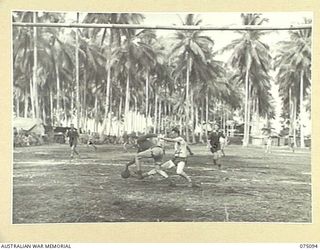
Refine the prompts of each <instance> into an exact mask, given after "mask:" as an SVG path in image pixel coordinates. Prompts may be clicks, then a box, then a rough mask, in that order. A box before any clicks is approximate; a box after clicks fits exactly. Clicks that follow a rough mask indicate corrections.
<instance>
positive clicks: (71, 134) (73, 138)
mask: <svg viewBox="0 0 320 250" xmlns="http://www.w3.org/2000/svg"><path fill="white" fill-rule="evenodd" d="M66 136H67V137H68V138H69V145H70V149H71V155H70V158H71V159H73V155H74V153H76V154H77V155H78V156H79V157H80V154H79V152H78V151H77V145H78V139H79V133H78V131H77V130H76V129H75V128H74V125H73V124H71V125H70V129H69V130H68V131H67V134H66Z"/></svg>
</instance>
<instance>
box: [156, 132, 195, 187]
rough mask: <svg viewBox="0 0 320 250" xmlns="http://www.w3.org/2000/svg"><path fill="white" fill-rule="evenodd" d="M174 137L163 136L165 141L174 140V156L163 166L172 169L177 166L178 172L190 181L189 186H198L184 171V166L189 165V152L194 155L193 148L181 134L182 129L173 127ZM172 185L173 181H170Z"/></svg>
mask: <svg viewBox="0 0 320 250" xmlns="http://www.w3.org/2000/svg"><path fill="white" fill-rule="evenodd" d="M172 137H173V138H165V137H164V138H162V139H163V140H164V141H168V142H174V143H175V144H174V148H175V153H174V158H173V159H172V160H169V161H167V162H165V163H164V164H162V166H161V167H162V168H165V169H170V168H172V167H177V174H178V175H180V176H182V177H183V178H184V179H186V180H187V181H188V186H189V187H197V185H196V184H195V183H194V182H193V181H192V180H191V178H190V176H189V175H187V174H186V172H184V168H185V166H186V165H187V156H188V152H189V153H190V154H191V155H193V153H192V152H191V149H190V148H189V146H188V144H187V142H186V141H185V140H184V139H183V138H182V137H181V136H180V131H179V129H177V128H173V129H172ZM170 184H171V185H172V183H170Z"/></svg>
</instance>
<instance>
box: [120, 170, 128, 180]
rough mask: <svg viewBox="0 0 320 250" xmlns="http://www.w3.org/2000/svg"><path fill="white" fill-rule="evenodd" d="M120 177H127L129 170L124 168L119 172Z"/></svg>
mask: <svg viewBox="0 0 320 250" xmlns="http://www.w3.org/2000/svg"><path fill="white" fill-rule="evenodd" d="M121 177H122V178H124V179H127V178H129V177H130V171H129V170H124V171H122V172H121Z"/></svg>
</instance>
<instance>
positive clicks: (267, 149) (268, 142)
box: [265, 135, 272, 153]
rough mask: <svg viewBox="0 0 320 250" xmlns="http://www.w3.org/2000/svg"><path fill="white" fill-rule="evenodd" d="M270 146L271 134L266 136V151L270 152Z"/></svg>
mask: <svg viewBox="0 0 320 250" xmlns="http://www.w3.org/2000/svg"><path fill="white" fill-rule="evenodd" d="M271 146H272V137H271V135H269V136H268V138H267V141H266V151H265V152H266V153H271Z"/></svg>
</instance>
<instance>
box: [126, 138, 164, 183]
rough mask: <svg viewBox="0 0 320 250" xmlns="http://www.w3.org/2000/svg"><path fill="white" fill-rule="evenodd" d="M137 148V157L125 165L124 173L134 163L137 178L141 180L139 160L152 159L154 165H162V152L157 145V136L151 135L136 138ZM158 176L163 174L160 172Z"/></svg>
mask: <svg viewBox="0 0 320 250" xmlns="http://www.w3.org/2000/svg"><path fill="white" fill-rule="evenodd" d="M137 147H138V152H137V155H136V156H135V158H134V159H132V160H131V161H130V162H128V163H127V164H126V166H125V169H124V171H128V169H129V166H131V165H133V164H134V163H135V164H136V166H137V174H138V178H140V179H142V178H143V176H142V171H141V159H143V158H153V159H154V161H155V164H158V165H160V164H161V163H162V158H163V154H164V151H163V148H162V147H161V145H160V144H159V140H158V136H157V135H156V134H152V133H150V134H147V135H143V136H140V137H138V139H137ZM160 174H163V173H162V172H161V173H160ZM164 175H165V174H164Z"/></svg>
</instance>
